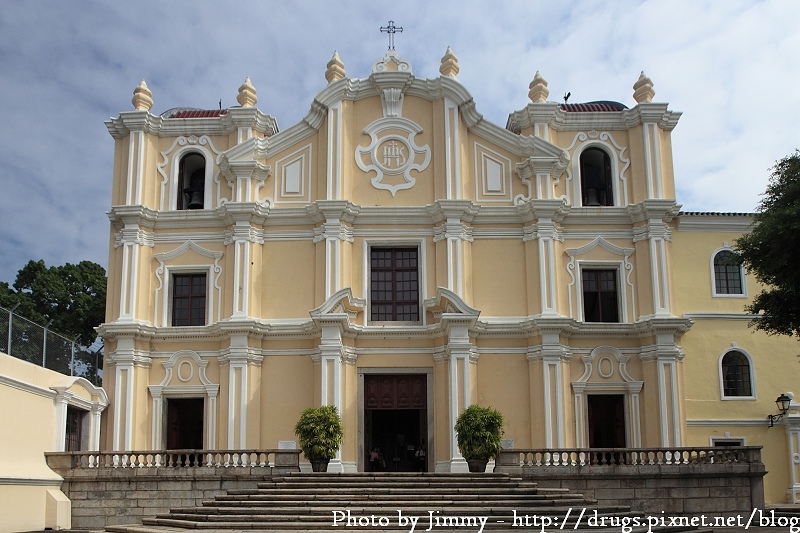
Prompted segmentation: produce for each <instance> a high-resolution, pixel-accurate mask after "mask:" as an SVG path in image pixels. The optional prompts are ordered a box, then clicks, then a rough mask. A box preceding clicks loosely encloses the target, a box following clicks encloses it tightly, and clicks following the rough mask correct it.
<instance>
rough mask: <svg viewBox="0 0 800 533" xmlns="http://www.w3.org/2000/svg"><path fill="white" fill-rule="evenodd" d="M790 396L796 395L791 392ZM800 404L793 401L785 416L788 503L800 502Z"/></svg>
mask: <svg viewBox="0 0 800 533" xmlns="http://www.w3.org/2000/svg"><path fill="white" fill-rule="evenodd" d="M790 396H794V395H793V394H791V393H790ZM798 409H800V404H798V403H795V402H794V401H792V403H791V404H790V410H789V414H787V415H786V416H785V417H784V418H783V426H784V427H785V428H786V438H787V439H788V440H789V443H788V444H789V446H788V450H789V457H788V460H789V487H788V488H787V489H786V501H787V502H788V503H800V412H798Z"/></svg>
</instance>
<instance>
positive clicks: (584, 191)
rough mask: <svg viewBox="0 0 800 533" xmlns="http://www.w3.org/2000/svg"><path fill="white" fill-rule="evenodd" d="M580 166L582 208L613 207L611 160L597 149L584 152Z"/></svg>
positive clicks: (602, 151)
mask: <svg viewBox="0 0 800 533" xmlns="http://www.w3.org/2000/svg"><path fill="white" fill-rule="evenodd" d="M580 165H581V201H582V205H584V206H604V205H614V196H613V190H612V186H611V182H612V175H611V158H609V156H608V154H607V153H606V152H605V151H604V150H601V149H599V148H589V149H587V150H584V151H583V153H582V154H581V159H580Z"/></svg>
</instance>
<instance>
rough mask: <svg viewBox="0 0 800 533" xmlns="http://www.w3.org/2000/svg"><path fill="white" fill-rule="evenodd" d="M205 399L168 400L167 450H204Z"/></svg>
mask: <svg viewBox="0 0 800 533" xmlns="http://www.w3.org/2000/svg"><path fill="white" fill-rule="evenodd" d="M204 407H205V400H204V399H203V398H169V399H167V449H168V450H202V449H203V411H204Z"/></svg>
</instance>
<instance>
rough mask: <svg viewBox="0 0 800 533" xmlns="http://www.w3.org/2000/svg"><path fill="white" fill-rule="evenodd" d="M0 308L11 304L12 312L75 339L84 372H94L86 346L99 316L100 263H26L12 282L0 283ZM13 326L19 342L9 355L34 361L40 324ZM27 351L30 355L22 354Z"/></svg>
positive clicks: (37, 357) (91, 354)
mask: <svg viewBox="0 0 800 533" xmlns="http://www.w3.org/2000/svg"><path fill="white" fill-rule="evenodd" d="M0 306H2V307H5V308H7V309H13V308H15V307H16V309H15V310H14V312H15V313H16V314H18V315H20V316H22V317H25V318H27V319H28V320H31V321H32V322H35V323H38V324H40V325H45V324H49V326H48V329H49V330H50V331H53V332H57V333H59V334H61V335H65V336H67V337H69V338H73V339H74V338H76V337H78V338H79V342H78V344H79V350H78V352H79V353H78V358H79V359H80V360H84V359H85V361H84V365H85V367H86V368H87V369H88V374H91V375H92V376H96V374H97V368H96V366H97V365H96V363H95V361H96V360H97V358H96V357H95V354H94V351H92V350H89V349H88V347H89V346H91V345H92V343H93V342H94V341H95V339H96V337H97V334H96V333H95V331H94V328H95V327H97V326H99V325H100V324H101V323H102V322H103V320H104V319H105V306H106V272H105V270H104V269H103V267H102V266H100V265H98V264H96V263H93V262H91V261H81V262H80V263H78V264H74V265H73V264H70V263H67V264H65V265H62V266H52V267H48V266H46V265H45V263H44V261H42V260H39V261H29V262H28V264H26V265H25V266H24V267H23V268H22V269H20V270H19V272H18V273H17V278H16V280H15V281H14V284H13V286H9V285H8V283H6V282H0ZM14 328H15V332H16V333H17V334H18V337H19V339H20V340H19V341H18V342H16V343H15V346H14V354H13V355H15V356H16V357H21V358H23V359H28V360H30V361H37V360H39V361H40V360H41V356H40V352H39V350H37V349H36V346H37V345H39V346H40V345H41V339H40V338H37V336H38V337H41V336H42V333H41V328H39V327H38V326H34V325H33V324H29V323H26V322H23V321H16V322H15V324H14ZM26 342H27V343H28V344H29V346H26ZM27 351H30V352H31V353H30V354H28V355H26V352H27ZM48 352H49V350H48ZM63 364H66V362H63ZM63 364H62V365H61V367H63Z"/></svg>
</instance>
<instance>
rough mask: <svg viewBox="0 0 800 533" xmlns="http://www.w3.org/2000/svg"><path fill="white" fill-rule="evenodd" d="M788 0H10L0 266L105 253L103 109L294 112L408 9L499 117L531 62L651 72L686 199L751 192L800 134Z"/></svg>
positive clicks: (592, 72)
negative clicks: (335, 67)
mask: <svg viewBox="0 0 800 533" xmlns="http://www.w3.org/2000/svg"><path fill="white" fill-rule="evenodd" d="M798 12H800V8H798V4H797V2H796V1H795V0H774V1H762V2H758V1H746V0H738V1H737V0H728V1H725V2H719V1H707V2H703V1H700V0H670V1H663V0H662V1H644V2H642V1H613V0H611V1H608V0H603V1H593V0H588V1H586V0H584V1H580V2H568V1H557V2H556V1H551V2H540V1H535V0H528V1H503V2H478V1H470V0H459V1H450V0H437V1H431V0H427V1H416V0H413V1H411V0H404V1H402V2H400V1H395V2H386V1H382V0H349V1H347V2H344V1H303V0H299V1H292V2H286V1H280V2H279V1H253V0H251V1H249V2H236V1H216V2H211V1H187V0H171V1H169V2H164V1H162V0H155V1H153V0H139V1H137V2H134V3H131V2H116V1H111V0H109V1H81V2H77V1H75V2H65V1H62V0H57V1H56V0H37V1H35V2H34V1H12V0H0V112H2V118H3V119H2V121H0V281H7V282H9V283H11V282H13V281H14V278H15V276H16V273H17V271H18V270H19V269H20V268H22V266H24V265H25V263H27V261H28V260H30V259H36V260H38V259H44V261H45V262H46V263H47V264H48V265H60V264H64V263H67V262H70V263H76V262H79V261H81V260H90V261H95V262H97V263H100V264H101V265H103V266H104V267H105V266H106V265H107V255H108V239H109V223H108V219H107V217H106V215H105V212H106V211H107V210H108V208H109V207H110V195H111V192H110V191H111V168H112V161H113V142H112V139H111V137H110V135H109V134H108V132H107V130H106V128H105V125H104V121H105V120H107V119H108V118H110V117H112V116H116V115H118V114H119V113H120V112H121V111H127V110H130V109H132V106H131V103H130V100H131V97H132V93H133V89H134V87H136V85H137V84H138V83H139V82H140V81H141V80H142V79H144V80H146V82H147V84H148V86H149V87H150V89H151V91H152V92H153V99H154V101H155V104H154V106H153V109H152V111H153V112H154V113H161V112H163V111H165V110H167V109H169V108H172V107H177V106H187V107H198V108H206V109H212V108H215V107H217V105H218V102H219V100H220V99H221V100H222V104H223V106H234V105H236V100H235V98H236V94H237V88H238V87H239V85H240V84H241V83H242V82H243V81H244V79H245V77H246V76H249V77H250V78H251V80H252V82H253V84H254V85H255V87H256V89H257V90H258V98H259V102H258V107H259V108H260V109H261V110H262V111H264V112H266V113H269V114H271V115H273V116H275V117H276V119H277V120H278V124H279V126H280V128H281V129H287V128H288V127H290V126H291V125H293V124H295V123H296V122H298V121H299V120H301V119H302V118H303V117H304V116H305V115H306V113H307V112H308V110H309V107H310V104H311V101H312V99H313V98H314V96H315V95H316V94H317V93H318V92H319V91H321V90H322V89H324V88H325V85H326V82H325V78H324V72H325V65H326V63H327V62H328V60H329V59H330V58H331V56H332V54H333V52H334V51H338V52H339V55H340V56H341V58H342V60H343V62H344V64H345V69H346V71H347V75H348V76H349V77H366V76H368V75H369V73H370V69H371V65H372V63H373V62H374V61H375V60H377V59H379V58H380V57H381V56H382V55H383V53H384V51H385V49H386V47H387V43H388V40H387V37H386V35H385V34H381V33H380V32H379V31H378V30H379V28H380V27H381V26H385V25H386V24H387V22H388V20H389V19H393V20H394V21H396V24H397V25H398V26H402V27H403V33H402V34H398V35H397V38H396V48H397V51H398V53H399V54H400V55H401V56H402V57H403V58H405V59H407V60H408V61H410V62H411V63H412V65H413V70H414V74H415V75H416V76H417V77H421V78H433V77H436V76H438V67H439V62H440V60H441V57H442V56H443V55H444V52H445V50H446V49H447V47H448V46H451V47H452V49H453V51H454V53H455V54H456V55H457V56H458V58H459V64H460V67H461V71H460V73H459V75H458V78H459V80H460V81H461V83H463V84H464V85H465V87H466V88H467V89H468V90H469V92H470V93H471V94H472V95H473V97H474V98H475V102H476V104H477V109H478V111H479V112H480V113H482V114H483V115H484V117H485V118H486V119H488V120H490V121H491V122H494V123H496V124H499V125H501V126H502V125H505V123H506V119H507V117H508V114H509V113H511V112H513V111H515V110H518V109H522V108H523V107H525V105H527V103H528V97H527V93H528V84H529V83H530V81H531V79H532V78H533V76H534V74H535V73H536V71H537V70H538V71H540V72H541V74H542V76H544V78H545V79H546V80H547V81H548V83H549V88H550V99H551V100H556V101H559V100H560V99H561V97H562V96H563V94H564V93H566V92H568V91H569V92H571V93H572V96H571V98H570V102H587V101H592V100H616V101H620V102H623V103H625V104H626V105H628V106H633V105H634V104H635V102H634V101H633V90H632V88H631V86H632V85H633V83H634V82H635V81H636V79H637V78H638V76H639V73H640V71H642V70H643V71H645V73H646V74H647V75H648V76H649V77H650V78H651V79H652V80H653V83H654V86H655V91H656V97H655V101H659V102H669V103H670V108H671V109H673V110H676V111H681V112H683V117H682V118H681V121H680V123H679V124H678V127H677V128H676V130H675V131H674V132H673V141H674V154H673V155H674V161H675V172H676V181H677V189H678V202H679V203H680V204H682V205H683V208H684V209H685V210H692V211H748V212H749V211H753V210H754V209H755V208H756V206H757V205H758V201H759V195H760V194H761V193H762V192H763V190H764V189H765V187H766V183H767V179H768V177H769V169H770V167H771V166H772V165H773V164H774V162H775V161H776V160H777V159H780V158H781V157H783V156H785V155H787V154H789V153H791V152H792V151H793V150H794V149H796V148H798V147H800V142H798V130H800V126H799V125H800V91H798V90H797V87H798V86H800V68H798V65H797V58H798V56H799V55H800V29H798V25H797V24H796V21H797V17H798V14H799V13H798Z"/></svg>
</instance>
